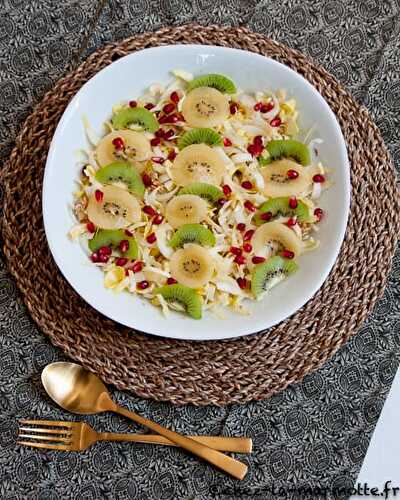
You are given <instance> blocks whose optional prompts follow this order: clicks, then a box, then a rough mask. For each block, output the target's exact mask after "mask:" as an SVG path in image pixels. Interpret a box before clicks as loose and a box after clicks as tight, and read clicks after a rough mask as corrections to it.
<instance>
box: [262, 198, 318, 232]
mask: <svg viewBox="0 0 400 500" xmlns="http://www.w3.org/2000/svg"><path fill="white" fill-rule="evenodd" d="M289 200H290V197H289V196H281V197H279V198H271V199H269V200H268V201H266V202H265V203H263V204H262V205H261V207H260V209H259V211H258V212H257V214H256V215H255V216H254V218H253V222H254V223H255V224H256V225H257V226H259V225H261V224H264V223H265V222H267V221H265V220H263V219H262V217H261V216H262V214H265V213H266V212H270V213H271V215H272V218H275V217H278V216H280V215H282V216H283V217H295V216H296V217H297V220H298V221H299V222H311V221H312V220H313V219H312V217H311V215H310V209H309V207H308V206H307V205H306V204H305V203H304V202H303V201H301V200H297V207H296V208H290V206H289Z"/></svg>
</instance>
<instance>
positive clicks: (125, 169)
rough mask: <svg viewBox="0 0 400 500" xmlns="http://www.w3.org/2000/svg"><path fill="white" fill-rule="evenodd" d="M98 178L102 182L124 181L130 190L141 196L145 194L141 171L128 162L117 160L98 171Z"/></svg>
mask: <svg viewBox="0 0 400 500" xmlns="http://www.w3.org/2000/svg"><path fill="white" fill-rule="evenodd" d="M96 180H98V181H99V182H101V183H102V184H112V183H114V182H122V183H124V184H125V185H126V187H127V188H128V191H129V192H131V193H133V194H135V195H137V196H139V197H140V198H142V197H143V195H144V189H145V188H144V184H143V181H142V178H141V177H140V174H139V172H138V171H137V170H136V169H135V167H132V165H131V164H130V163H128V162H124V161H115V162H113V163H110V164H109V165H106V166H105V167H102V168H100V169H99V170H98V171H97V172H96Z"/></svg>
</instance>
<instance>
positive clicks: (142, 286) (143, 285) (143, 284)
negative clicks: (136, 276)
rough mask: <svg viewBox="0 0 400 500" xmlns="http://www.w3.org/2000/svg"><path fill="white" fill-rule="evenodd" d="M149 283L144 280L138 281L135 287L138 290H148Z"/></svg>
mask: <svg viewBox="0 0 400 500" xmlns="http://www.w3.org/2000/svg"><path fill="white" fill-rule="evenodd" d="M149 286H150V285H149V282H148V281H146V280H143V281H139V283H138V284H137V287H138V288H139V289H140V290H145V289H146V288H149Z"/></svg>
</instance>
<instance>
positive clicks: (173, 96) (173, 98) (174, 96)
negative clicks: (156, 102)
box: [169, 90, 180, 104]
mask: <svg viewBox="0 0 400 500" xmlns="http://www.w3.org/2000/svg"><path fill="white" fill-rule="evenodd" d="M169 98H170V99H171V101H172V102H174V103H175V104H177V103H178V102H179V99H180V98H179V95H178V92H176V91H175V90H174V91H173V92H172V93H171V95H170V96H169Z"/></svg>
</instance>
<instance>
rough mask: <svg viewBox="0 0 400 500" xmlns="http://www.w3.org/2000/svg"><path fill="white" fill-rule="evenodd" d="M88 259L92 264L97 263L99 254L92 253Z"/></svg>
mask: <svg viewBox="0 0 400 500" xmlns="http://www.w3.org/2000/svg"><path fill="white" fill-rule="evenodd" d="M90 259H91V261H92V262H99V254H98V253H97V252H93V253H92V255H91V256H90Z"/></svg>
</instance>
